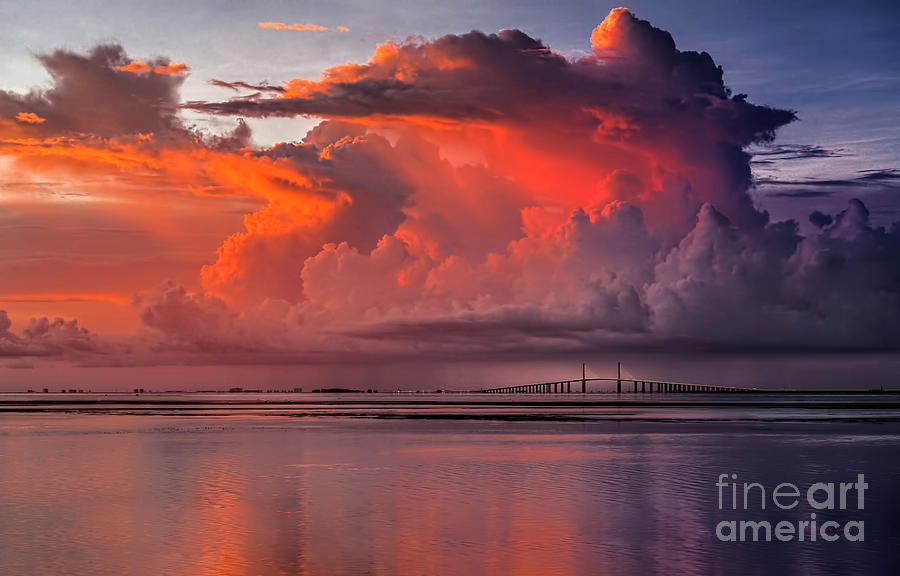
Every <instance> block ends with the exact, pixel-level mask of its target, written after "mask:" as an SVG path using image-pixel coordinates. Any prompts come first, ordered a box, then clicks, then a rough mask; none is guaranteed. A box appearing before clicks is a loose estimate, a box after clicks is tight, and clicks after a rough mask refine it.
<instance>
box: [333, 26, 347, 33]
mask: <svg viewBox="0 0 900 576" xmlns="http://www.w3.org/2000/svg"><path fill="white" fill-rule="evenodd" d="M335 29H336V30H337V31H338V32H349V31H350V29H349V28H347V27H346V26H336V27H335Z"/></svg>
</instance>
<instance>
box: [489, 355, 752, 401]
mask: <svg viewBox="0 0 900 576" xmlns="http://www.w3.org/2000/svg"><path fill="white" fill-rule="evenodd" d="M588 382H609V383H610V384H611V383H613V382H615V383H616V390H615V391H616V393H617V394H621V393H622V392H623V390H624V392H626V393H628V392H632V393H633V394H654V393H658V394H671V393H676V392H677V393H682V392H706V393H718V392H723V393H724V392H756V391H758V390H757V389H756V388H741V387H738V386H718V385H710V384H693V383H689V382H667V381H662V380H646V379H644V378H636V377H634V376H626V377H625V378H622V363H621V362H618V363H617V374H616V377H615V378H588V377H587V374H586V367H585V365H584V364H582V365H581V378H575V379H572V380H557V381H556V382H540V383H537V384H524V385H521V386H503V387H501V388H483V389H481V390H475V392H476V393H481V394H572V393H573V391H572V386H573V384H574V387H575V391H574V393H576V394H577V393H581V394H586V393H587V384H588ZM579 384H580V385H581V390H580V391H579V390H578V386H579ZM629 388H630V390H629ZM603 392H612V390H611V389H610V390H603Z"/></svg>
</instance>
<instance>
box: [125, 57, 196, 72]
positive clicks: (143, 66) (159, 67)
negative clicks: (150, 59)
mask: <svg viewBox="0 0 900 576" xmlns="http://www.w3.org/2000/svg"><path fill="white" fill-rule="evenodd" d="M116 70H121V71H122V72H131V73H132V74H147V73H149V72H152V73H153V74H172V75H178V74H185V73H187V71H188V70H189V68H188V67H187V64H185V63H184V62H169V63H167V64H147V63H146V62H142V61H140V60H132V61H131V62H129V63H128V64H126V65H124V66H116Z"/></svg>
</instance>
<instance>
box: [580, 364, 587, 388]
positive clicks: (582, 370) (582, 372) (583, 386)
mask: <svg viewBox="0 0 900 576" xmlns="http://www.w3.org/2000/svg"><path fill="white" fill-rule="evenodd" d="M584 371H585V369H584V362H582V363H581V393H582V394H584V393H585V392H587V378H585V375H584Z"/></svg>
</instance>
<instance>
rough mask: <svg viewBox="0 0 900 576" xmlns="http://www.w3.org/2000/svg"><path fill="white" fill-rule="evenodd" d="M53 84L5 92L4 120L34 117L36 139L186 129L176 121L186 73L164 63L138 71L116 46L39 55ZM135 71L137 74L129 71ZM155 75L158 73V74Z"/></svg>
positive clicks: (0, 109)
mask: <svg viewBox="0 0 900 576" xmlns="http://www.w3.org/2000/svg"><path fill="white" fill-rule="evenodd" d="M37 59H38V61H39V62H40V63H41V65H43V66H44V68H45V69H46V70H47V72H49V74H50V76H51V78H52V81H53V85H52V87H50V88H49V89H46V90H37V89H36V90H32V91H31V92H29V93H27V94H16V93H12V92H6V91H0V116H7V117H15V116H16V115H17V114H20V113H27V114H35V115H37V116H38V117H40V118H41V119H43V121H42V122H40V123H39V124H37V123H35V124H31V129H32V132H30V133H32V134H35V135H45V134H65V133H78V134H93V135H97V136H119V135H126V134H139V133H143V134H150V133H154V134H157V135H162V134H166V133H169V132H172V131H174V130H179V129H181V122H180V120H179V119H178V116H177V104H178V88H179V87H180V86H181V84H182V82H183V81H184V76H183V73H182V72H183V69H181V68H174V69H173V70H174V72H173V73H168V72H163V71H164V70H169V66H170V64H171V63H170V62H169V61H168V60H165V59H159V60H154V61H151V62H150V63H143V62H141V63H140V64H143V66H144V67H146V68H135V67H134V65H133V64H134V61H132V60H131V59H130V58H128V56H127V54H126V53H125V50H124V49H123V48H122V47H121V46H119V45H116V44H104V45H100V46H97V47H95V48H94V49H93V50H91V52H90V53H88V54H85V55H82V54H78V53H75V52H71V51H68V50H62V49H60V50H56V51H54V52H51V53H49V54H39V55H38V56H37ZM130 70H136V71H130ZM154 70H159V71H158V72H157V71H154Z"/></svg>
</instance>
